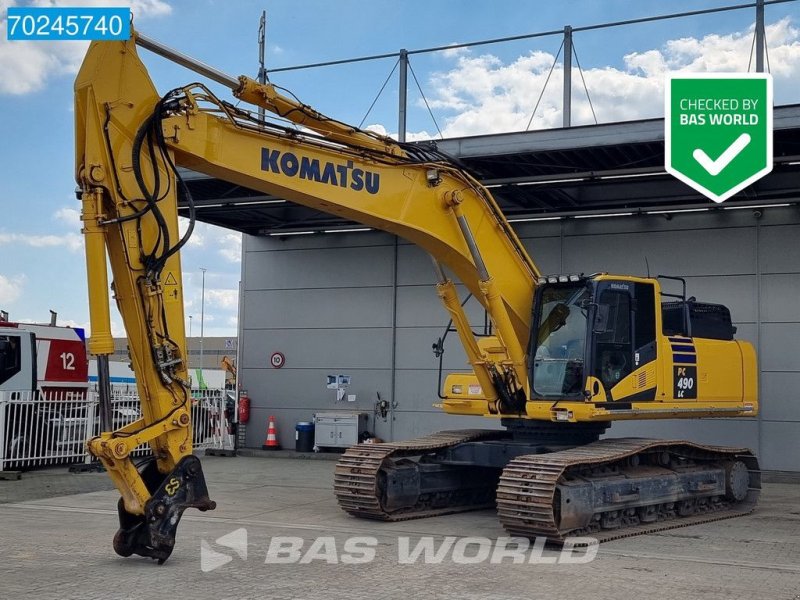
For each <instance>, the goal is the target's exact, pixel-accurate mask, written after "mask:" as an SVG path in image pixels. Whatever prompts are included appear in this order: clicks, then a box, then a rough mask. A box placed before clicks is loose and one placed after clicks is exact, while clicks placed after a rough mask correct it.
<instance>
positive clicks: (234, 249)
mask: <svg viewBox="0 0 800 600" xmlns="http://www.w3.org/2000/svg"><path fill="white" fill-rule="evenodd" d="M222 231H225V233H224V234H223V235H222V237H221V238H220V240H219V242H218V243H219V254H220V255H221V256H222V257H223V258H224V259H225V260H227V261H229V262H232V263H238V262H241V260H242V234H241V233H239V232H236V231H228V230H222Z"/></svg>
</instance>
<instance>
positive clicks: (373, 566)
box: [0, 457, 800, 600]
mask: <svg viewBox="0 0 800 600" xmlns="http://www.w3.org/2000/svg"><path fill="white" fill-rule="evenodd" d="M203 463H204V468H205V471H206V477H207V480H208V482H209V488H210V490H211V494H212V498H213V499H214V500H216V501H217V504H218V508H217V510H216V511H214V512H209V513H206V514H201V513H198V512H197V511H187V512H186V514H185V515H184V518H183V521H182V522H181V526H180V528H179V531H178V543H177V546H176V548H175V551H174V553H173V555H172V557H171V558H170V559H169V561H167V563H166V564H165V565H163V566H161V567H159V566H157V565H156V564H155V563H154V562H152V561H150V560H148V559H141V558H137V557H133V558H127V559H123V558H119V557H117V556H116V555H115V554H114V552H113V550H112V548H111V537H112V535H113V534H114V531H115V530H116V527H117V519H116V511H115V506H116V501H117V494H116V492H115V491H113V490H108V489H103V490H99V491H90V492H88V493H78V494H76V493H74V492H75V491H76V490H77V489H80V488H81V487H82V486H83V485H84V484H85V486H86V488H85V489H94V490H97V488H98V486H102V487H108V484H107V483H106V482H105V479H104V477H105V476H101V475H97V474H76V475H67V474H59V475H57V476H56V479H57V478H58V477H59V476H60V477H63V478H64V479H62V480H61V482H60V483H51V484H50V486H49V487H45V488H44V489H43V490H40V491H42V492H44V491H47V492H50V493H52V492H56V491H57V490H58V489H59V487H58V486H59V485H61V486H66V487H65V488H64V489H65V492H66V493H72V494H73V495H61V496H55V497H42V496H40V497H39V498H38V499H34V498H33V496H35V495H36V489H35V487H36V486H31V485H30V484H28V487H27V488H24V487H18V488H16V490H17V491H18V492H19V498H16V499H15V498H14V495H15V491H14V490H15V488H14V487H13V486H15V485H18V484H19V483H21V482H4V481H0V500H2V501H6V502H8V503H6V504H0V528H2V529H1V531H2V551H0V554H2V560H0V582H1V583H0V598H18V597H23V596H24V597H25V598H103V599H109V598H137V599H148V598H154V599H155V598H159V599H161V598H165V597H166V598H175V599H178V598H215V599H222V598H269V599H273V598H276V599H277V598H302V599H311V598H320V599H325V600H335V599H338V598H348V599H350V598H367V599H370V600H375V599H388V598H403V599H407V598H460V599H472V598H475V599H477V598H497V599H501V598H502V599H509V598H526V599H530V598H549V599H562V598H591V599H592V600H602V599H605V598H608V599H614V600H618V599H619V598H648V599H654V600H655V599H661V598H663V599H665V600H679V599H683V598H687V599H688V598H699V597H702V598H703V599H704V600H716V599H720V600H723V599H724V600H728V599H731V598H748V599H750V598H759V599H761V598H764V599H767V598H770V599H771V598H776V599H782V600H798V599H800V487H798V486H797V485H791V484H767V485H766V486H765V489H764V493H763V495H762V502H761V505H760V507H759V508H758V509H757V511H756V512H755V513H754V514H752V515H750V516H748V517H744V518H739V519H730V520H725V521H719V522H715V523H709V524H704V525H697V526H693V527H686V528H681V529H675V530H671V531H667V532H663V533H660V534H655V535H649V536H639V537H634V538H628V539H624V540H619V541H615V542H609V543H606V544H603V545H602V546H600V548H599V551H598V554H597V557H596V558H595V559H594V560H593V561H592V562H589V563H587V564H527V563H526V564H513V562H512V561H511V560H502V561H501V562H499V564H492V563H491V562H490V561H489V560H486V561H481V562H478V563H475V564H459V562H458V561H457V560H456V558H458V556H457V555H458V552H457V550H456V548H455V547H453V546H452V544H453V543H454V542H456V543H457V540H460V539H462V538H464V537H465V536H472V537H473V538H475V537H480V538H489V539H490V540H493V541H494V540H496V539H497V538H502V537H503V536H504V531H503V529H502V527H501V526H500V525H499V524H498V522H497V519H496V517H495V515H494V513H493V511H481V512H476V513H467V514H461V515H450V516H444V517H437V518H434V519H427V520H420V521H406V522H400V523H374V522H369V521H361V520H357V519H354V518H352V517H349V516H348V515H346V514H345V513H344V512H342V511H341V510H340V509H339V508H338V507H337V506H336V502H335V500H334V498H333V494H332V491H331V489H332V480H333V467H334V464H335V463H333V462H332V461H324V460H319V461H307V460H291V459H284V458H248V457H236V458H216V457H205V458H204V459H203ZM37 477H38V478H39V479H41V480H42V481H44V480H46V479H47V475H46V474H45V475H25V476H24V478H27V479H31V478H37ZM69 478H72V479H69ZM54 486H55V487H54ZM243 531H244V532H245V533H243ZM245 535H246V542H245V538H244V536H245ZM223 536H227V537H223ZM353 536H357V537H359V538H360V541H359V540H356V541H353V540H352V539H350V541H349V542H348V539H349V538H352V537H353ZM429 536H433V537H432V538H430V541H431V543H432V544H433V545H434V546H433V549H434V550H435V549H439V550H441V549H442V548H443V547H448V546H447V544H448V541H447V540H448V539H450V540H451V541H450V542H449V544H451V546H449V548H450V552H448V553H443V554H442V556H443V557H444V558H442V560H441V561H440V562H438V563H437V564H422V561H421V560H417V562H416V563H415V564H401V562H400V560H399V559H400V558H401V557H402V556H404V555H405V552H404V551H403V548H402V547H401V544H406V545H409V547H410V548H414V547H416V545H417V544H419V543H423V544H424V543H427V542H425V541H422V540H427V539H429ZM448 536H453V537H452V538H448ZM220 537H223V539H222V541H221V542H220V541H218V540H219V538H220ZM318 538H321V541H320V539H318ZM276 540H277V542H276ZM315 540H316V542H315ZM403 540H406V541H405V542H403ZM281 544H282V545H281ZM359 544H360V545H359ZM271 545H272V546H271ZM201 546H205V549H206V550H205V552H204V553H201ZM271 547H272V549H273V551H274V550H281V549H283V554H280V553H278V554H275V553H273V554H271V555H270V556H271V558H270V560H271V561H272V563H274V562H275V557H276V556H277V557H278V558H281V559H286V560H291V559H292V557H294V558H300V559H302V560H305V564H299V563H297V562H295V563H294V564H265V562H266V561H267V557H268V551H269V549H270V548H271ZM245 548H246V559H244V558H243V557H242V555H243V551H244V549H245ZM464 548H467V551H464V552H463V553H462V554H461V556H467V555H469V556H475V555H479V554H480V550H481V548H482V546H481V544H480V543H479V542H478V541H476V542H475V543H474V544H473V545H472V546H469V545H467V546H462V550H463V549H464ZM365 549H366V550H367V552H366V555H369V554H370V553H371V554H374V560H371V561H370V562H364V563H360V564H348V561H349V562H350V563H352V562H356V563H357V562H358V560H360V559H363V558H364V556H365V553H364V552H363V551H364V550H365ZM354 550H355V551H354ZM359 550H360V551H361V552H359ZM237 551H238V553H237ZM201 554H203V555H204V556H205V561H204V564H203V565H201ZM492 556H494V555H492ZM543 556H544V557H545V559H547V558H550V559H555V558H556V557H558V556H559V551H557V550H546V551H545V552H544V554H543ZM228 557H230V558H228ZM287 557H288V558H287ZM225 561H227V562H225ZM221 562H224V563H225V564H220V566H217V567H216V568H213V567H215V565H217V564H219V563H221ZM301 562H302V561H301ZM203 566H204V567H205V569H206V571H207V572H204V571H203V568H201V567H203Z"/></svg>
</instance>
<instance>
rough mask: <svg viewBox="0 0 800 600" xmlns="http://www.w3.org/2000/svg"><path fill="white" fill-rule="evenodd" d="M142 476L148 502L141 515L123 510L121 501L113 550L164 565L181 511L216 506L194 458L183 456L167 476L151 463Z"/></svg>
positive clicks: (118, 507) (172, 544)
mask: <svg viewBox="0 0 800 600" xmlns="http://www.w3.org/2000/svg"><path fill="white" fill-rule="evenodd" d="M141 474H142V479H143V480H144V482H145V485H147V488H148V490H150V493H151V497H150V500H148V501H147V504H145V510H144V515H134V514H131V513H129V512H128V511H126V510H125V505H124V503H123V501H122V498H120V500H119V503H118V505H117V512H118V513H119V529H118V530H117V533H116V534H115V535H114V551H115V552H116V553H117V554H119V555H120V556H125V557H127V556H131V555H132V554H138V555H139V556H146V557H149V558H152V559H154V560H157V561H158V564H163V563H164V561H165V560H167V559H168V558H169V556H170V554H172V549H173V547H174V546H175V533H176V532H177V529H178V523H179V522H180V520H181V516H182V515H183V511H184V510H186V509H187V508H197V509H199V510H201V511H207V510H214V509H215V508H216V507H217V504H216V502H213V501H212V500H210V499H209V497H208V488H207V487H206V480H205V477H204V476H203V468H202V466H201V464H200V459H198V458H197V457H196V456H192V455H190V456H185V457H184V458H182V459H181V460H180V462H178V464H177V466H176V467H175V469H174V470H173V471H172V472H171V473H169V474H168V475H166V476H165V475H163V474H161V473H160V472H159V471H158V468H157V467H156V462H155V460H153V461H150V462H149V463H148V464H147V466H146V467H145V468H144V469H143V470H142V473H141Z"/></svg>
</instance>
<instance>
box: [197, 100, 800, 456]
mask: <svg viewBox="0 0 800 600" xmlns="http://www.w3.org/2000/svg"><path fill="white" fill-rule="evenodd" d="M798 139H800V106H781V107H776V108H775V133H774V140H775V147H774V160H775V166H774V169H773V171H772V173H771V174H770V175H768V176H767V177H765V178H763V179H761V180H760V181H759V182H758V183H756V184H755V185H753V186H751V187H750V188H748V189H747V190H746V191H745V192H744V193H741V194H739V195H737V196H736V197H735V198H732V199H730V200H728V201H727V202H725V203H724V204H722V205H719V206H718V205H712V203H711V202H710V201H709V200H708V199H706V198H703V197H701V196H700V195H699V194H698V193H696V192H695V191H694V190H691V189H690V188H688V186H686V185H684V184H683V183H681V182H679V181H677V180H676V179H674V178H673V177H672V176H670V175H667V174H666V173H664V170H663V165H664V154H663V153H664V124H663V120H661V119H652V120H645V121H634V122H623V123H611V124H601V125H591V126H582V127H572V128H566V129H555V130H546V131H530V132H524V133H510V134H497V135H487V136H478V137H470V138H462V139H448V140H444V141H439V142H437V147H438V148H439V149H440V150H443V151H444V152H447V153H448V154H450V155H451V156H453V157H454V158H457V159H458V160H460V161H462V163H464V164H466V165H467V166H469V167H470V168H471V169H473V170H474V172H475V173H477V174H478V175H479V176H480V178H481V180H482V182H483V183H484V184H485V185H487V186H488V187H489V188H490V189H491V191H492V193H493V195H494V196H495V198H496V199H497V200H498V201H499V202H500V204H501V206H502V208H503V210H504V212H505V213H506V216H507V217H508V219H509V221H510V222H511V223H512V225H513V226H514V228H515V229H516V231H517V234H518V235H519V236H520V237H521V238H522V240H523V241H524V244H525V246H526V248H527V250H528V252H529V253H530V255H531V257H532V258H533V259H534V261H535V262H536V263H537V265H538V266H539V268H540V270H541V271H542V272H543V273H586V274H589V273H594V272H597V271H607V272H610V273H631V274H641V275H645V274H647V273H648V271H649V272H650V274H651V275H662V274H663V275H675V276H683V277H686V280H687V294H688V295H689V296H696V297H697V298H698V299H701V300H703V301H708V302H719V303H723V304H727V305H728V306H729V307H730V310H731V315H732V318H733V320H734V321H735V324H736V326H737V328H738V334H737V336H738V337H741V338H743V339H746V340H750V341H751V342H753V343H754V344H755V346H756V348H757V351H758V356H759V367H760V392H761V402H762V410H761V412H760V414H759V415H758V417H756V418H753V419H704V420H697V421H694V420H692V421H686V420H684V421H670V420H665V421H647V422H642V421H640V422H635V423H629V424H627V423H616V424H614V425H613V427H612V428H611V429H610V430H609V434H610V435H612V436H614V437H618V436H624V435H645V436H654V437H666V438H677V439H691V440H697V441H702V442H708V443H714V444H725V445H732V446H747V447H752V448H754V449H756V450H757V453H758V455H759V457H760V460H761V464H762V467H763V468H764V469H767V470H779V471H799V470H800V441H798V440H800V407H799V405H798V404H797V402H796V401H795V398H794V396H793V395H792V394H791V392H790V390H792V389H795V387H796V386H795V385H794V384H798V383H800V359H799V358H798V356H800V353H798V352H797V339H798V335H800V312H798V310H797V307H796V306H795V302H794V297H795V296H796V294H797V293H798V291H800V253H799V252H800V251H799V250H798V246H797V244H796V242H795V241H796V239H797V238H798V236H800V209H798V204H797V203H798V202H799V201H800V190H799V189H798V188H799V187H800V184H798V182H800V178H799V177H798V174H800V144H799V143H798ZM192 186H193V190H194V192H195V195H196V196H197V198H198V200H197V202H198V204H199V205H200V207H201V208H200V210H199V211H198V212H199V218H201V219H203V220H206V221H208V222H210V223H215V224H218V225H221V226H224V227H230V228H232V229H236V230H239V231H242V232H243V233H245V236H244V243H243V260H242V290H243V298H242V301H241V313H242V314H241V316H240V339H241V342H242V344H241V385H242V386H243V387H244V388H245V389H246V390H247V391H248V393H249V395H250V398H251V400H252V415H253V417H252V419H251V425H249V426H248V429H247V437H246V441H247V442H246V443H247V445H248V446H254V447H258V446H260V445H261V444H262V442H263V439H264V431H263V426H264V425H265V424H266V420H267V417H268V416H269V415H275V416H276V418H277V419H278V424H279V427H278V430H279V436H280V438H281V441H282V442H283V443H284V444H285V445H291V444H292V441H293V436H294V424H295V422H297V421H304V420H309V419H311V418H312V416H313V414H314V413H316V412H320V411H330V410H343V411H354V410H355V411H364V412H366V413H368V414H369V429H370V431H371V432H373V433H374V434H375V435H377V436H378V437H379V438H381V439H385V440H402V439H408V438H409V437H414V436H418V435H421V434H426V433H429V432H432V431H436V430H439V429H455V428H462V427H485V426H487V423H491V422H490V421H485V420H482V419H473V418H470V417H452V416H448V415H445V414H443V413H442V412H441V411H440V410H438V409H437V408H435V407H434V404H435V403H436V402H438V398H437V386H438V378H439V373H438V364H439V363H438V360H437V359H436V358H435V357H434V355H433V353H432V352H431V350H430V349H431V346H432V344H433V342H435V341H436V339H437V338H438V337H439V336H441V335H442V333H443V331H444V329H445V326H446V325H447V320H448V317H447V314H446V311H445V310H444V309H443V308H442V307H441V304H440V302H439V299H438V298H437V296H436V292H435V289H434V283H435V278H434V272H433V270H432V268H431V266H430V260H429V258H428V257H427V256H426V255H425V253H424V252H422V251H421V250H419V249H418V248H416V247H414V246H412V245H410V244H408V243H405V242H404V241H403V240H399V239H397V238H395V237H393V236H391V235H388V234H385V233H380V232H375V231H356V232H348V231H347V230H348V229H349V228H355V227H356V226H355V225H353V224H349V223H346V222H342V221H341V220H339V219H336V218H333V217H330V216H328V215H322V214H321V213H315V212H313V211H310V210H308V209H305V208H302V207H299V206H295V205H291V204H283V203H280V202H275V200H276V199H275V198H267V197H264V196H261V195H258V194H256V193H255V192H251V191H248V190H245V189H242V188H235V187H234V188H232V189H229V188H227V187H224V186H225V184H224V183H223V182H220V181H215V180H207V179H205V178H195V179H192ZM222 190H224V193H222V194H221V193H220V191H222ZM223 196H224V198H225V202H224V204H220V199H219V198H220V197H223ZM203 204H207V205H211V206H210V207H209V208H207V209H206V208H203ZM359 229H361V228H359ZM302 232H314V233H308V234H301V235H297V234H298V233H302ZM282 233H283V234H285V235H282ZM293 234H294V235H293ZM665 285H667V286H668V284H665ZM673 291H679V290H677V289H676V290H673ZM471 305H472V309H473V310H472V312H471V317H472V320H473V326H474V327H475V328H476V329H479V328H480V327H483V324H484V315H483V311H482V309H481V307H480V306H479V305H478V304H477V303H476V302H472V303H471ZM276 352H280V353H281V354H282V355H283V356H285V364H283V366H282V367H281V368H274V367H273V366H272V365H271V364H270V356H271V355H272V354H273V353H276ZM465 364H466V363H465V357H464V354H463V351H462V350H461V348H460V344H458V342H457V339H455V336H452V337H451V338H450V344H449V345H448V346H447V348H446V354H445V358H444V369H445V370H446V371H448V370H458V369H462V370H463V369H464V367H465ZM329 374H334V375H336V374H347V375H350V377H351V385H350V387H349V389H348V394H351V395H353V394H354V395H355V401H354V402H348V401H347V400H346V399H345V400H343V401H340V402H337V401H336V395H335V393H334V392H333V391H331V390H328V389H326V376H327V375H329ZM378 395H380V398H381V399H384V400H389V401H390V410H389V413H388V414H387V416H386V418H383V417H382V416H381V415H380V414H379V413H376V412H375V410H374V409H375V404H376V401H377V400H378Z"/></svg>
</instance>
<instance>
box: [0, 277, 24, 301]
mask: <svg viewBox="0 0 800 600" xmlns="http://www.w3.org/2000/svg"><path fill="white" fill-rule="evenodd" d="M24 287H25V276H24V275H15V276H14V277H6V276H5V275H0V303H2V304H3V305H8V304H11V303H12V302H14V301H15V300H17V299H18V298H19V297H20V295H21V294H22V289H23V288H24Z"/></svg>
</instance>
